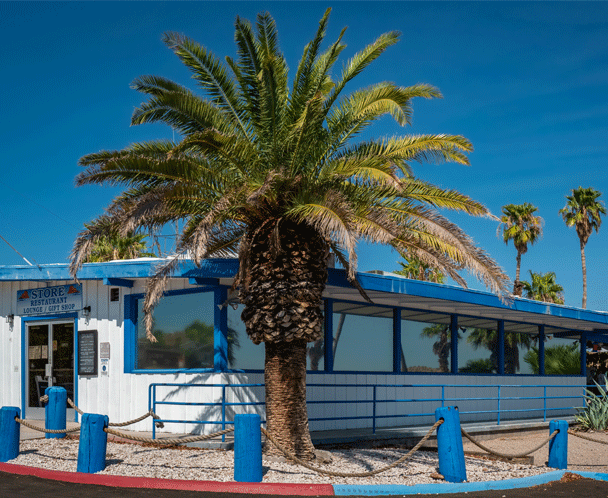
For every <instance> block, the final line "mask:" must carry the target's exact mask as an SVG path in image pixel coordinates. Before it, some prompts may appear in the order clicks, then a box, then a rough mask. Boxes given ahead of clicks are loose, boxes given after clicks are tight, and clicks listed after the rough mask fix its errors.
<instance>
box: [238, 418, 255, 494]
mask: <svg viewBox="0 0 608 498" xmlns="http://www.w3.org/2000/svg"><path fill="white" fill-rule="evenodd" d="M260 427H261V426H260V416H259V415H256V414H246V415H235V417H234V480H235V481H237V482H262V431H261V429H260Z"/></svg>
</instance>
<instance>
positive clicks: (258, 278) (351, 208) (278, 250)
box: [71, 9, 508, 459]
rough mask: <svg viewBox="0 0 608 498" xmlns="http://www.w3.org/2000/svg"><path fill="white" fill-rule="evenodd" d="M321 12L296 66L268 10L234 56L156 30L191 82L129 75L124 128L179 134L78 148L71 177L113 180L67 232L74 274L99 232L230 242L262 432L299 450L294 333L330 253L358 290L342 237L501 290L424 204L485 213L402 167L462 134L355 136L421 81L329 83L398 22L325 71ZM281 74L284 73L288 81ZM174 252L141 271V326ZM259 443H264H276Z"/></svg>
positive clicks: (462, 155) (405, 112)
mask: <svg viewBox="0 0 608 498" xmlns="http://www.w3.org/2000/svg"><path fill="white" fill-rule="evenodd" d="M329 12H330V11H329V9H328V10H327V11H326V13H325V15H324V16H323V17H322V19H321V21H320V22H319V27H318V30H317V32H316V35H315V37H314V38H313V40H312V41H311V42H310V43H308V44H307V45H306V46H305V47H304V53H303V55H302V58H301V60H300V62H299V63H298V64H297V68H296V71H295V75H294V76H293V77H292V78H291V80H290V78H289V77H288V68H287V62H286V60H285V58H284V56H283V54H282V53H281V52H280V50H279V45H278V34H277V29H276V25H275V22H274V20H273V19H272V17H271V16H270V15H269V14H267V13H263V14H259V15H258V16H257V23H256V26H255V28H254V27H253V26H252V25H251V23H249V22H248V21H245V20H243V19H241V18H237V19H236V23H235V40H236V44H237V58H236V59H232V58H230V57H227V58H226V62H225V63H224V62H222V60H220V59H219V58H218V57H216V56H215V55H214V54H213V53H212V52H210V51H209V50H207V49H206V48H204V47H203V46H201V45H199V44H198V43H196V42H194V41H193V40H191V39H189V38H186V37H184V36H182V35H178V34H175V33H167V34H165V36H164V42H165V43H166V44H167V46H168V47H169V48H170V49H171V50H173V52H174V53H175V54H176V55H177V56H178V57H179V59H180V60H181V61H182V62H183V63H184V64H185V65H186V67H187V68H188V69H189V70H190V71H191V72H192V73H193V78H194V80H195V82H196V83H197V84H198V87H199V90H200V91H202V93H203V94H204V95H202V96H201V95H198V94H196V93H195V92H193V91H191V90H189V89H187V88H185V87H183V86H181V85H179V84H177V83H175V82H173V81H170V80H168V79H165V78H162V77H159V76H142V77H140V78H137V79H136V80H135V81H134V83H133V86H134V88H136V89H137V90H138V91H140V92H142V93H143V94H145V95H146V96H147V97H148V100H147V101H146V102H144V103H143V104H142V105H141V106H140V107H139V108H137V109H136V110H135V112H134V114H133V117H132V124H133V125H137V124H143V123H153V122H160V123H165V124H167V125H169V126H170V127H171V128H173V129H175V131H176V134H177V135H178V136H179V137H180V140H179V142H173V141H166V140H161V141H149V142H145V143H137V144H133V145H131V146H129V147H127V148H125V149H124V150H119V151H101V152H99V153H94V154H90V155H87V156H85V157H83V158H82V159H81V160H80V163H81V165H83V166H85V167H86V168H87V169H86V170H85V171H84V172H83V173H81V174H80V175H79V176H78V177H77V179H76V183H77V185H86V184H109V185H117V184H118V185H122V186H125V187H126V188H127V190H126V191H125V192H124V193H123V194H122V195H119V196H118V197H117V198H116V199H115V200H114V201H113V202H112V204H111V205H110V207H109V208H108V210H107V213H106V214H104V215H103V216H101V217H99V218H98V219H96V220H95V221H94V222H93V223H92V225H91V226H90V227H89V228H88V230H86V231H84V232H83V233H81V234H80V235H79V237H78V238H77V240H76V242H75V244H74V249H73V251H72V255H71V258H72V265H71V269H72V274H73V275H74V276H75V275H76V273H77V270H78V268H79V267H80V265H81V263H82V262H83V261H84V260H85V258H86V256H87V255H88V254H89V253H90V251H91V248H92V247H93V245H94V243H95V241H96V240H98V239H99V238H100V237H102V236H103V235H104V234H105V233H107V231H108V230H111V231H117V232H119V233H121V234H125V233H127V232H129V231H131V230H133V229H135V228H139V227H145V228H146V229H148V230H158V229H161V228H162V227H163V226H165V224H167V223H174V222H175V221H181V224H180V230H181V233H180V236H179V240H178V242H177V253H178V256H189V257H191V258H192V259H193V260H194V262H195V263H196V264H200V263H201V261H202V260H203V258H207V257H218V256H223V255H232V254H234V253H235V252H237V251H238V254H239V263H240V264H239V273H238V275H236V278H235V282H234V286H235V288H236V287H238V288H239V292H240V301H241V303H242V304H243V305H244V309H243V312H242V314H241V318H242V320H243V321H244V323H245V326H246V331H247V334H248V336H249V338H250V339H251V340H252V341H253V342H254V343H256V344H259V343H260V342H262V341H263V342H265V345H266V347H265V351H266V353H265V355H266V356H265V363H264V372H265V374H264V380H265V384H266V390H265V392H266V421H267V430H268V432H269V433H270V434H271V436H272V437H273V439H275V440H276V441H277V442H279V443H280V444H281V445H282V446H283V448H285V449H286V450H288V451H290V452H291V453H294V454H296V455H297V456H298V457H299V458H303V459H312V458H314V447H313V445H312V442H311V439H310V434H309V429H308V417H307V411H306V351H307V349H306V345H307V343H308V342H314V341H316V340H317V339H319V338H320V337H322V334H323V328H322V325H323V316H322V312H321V303H322V293H323V290H324V289H325V285H326V280H327V263H328V258H329V253H330V250H331V251H333V252H334V253H335V255H336V257H337V259H338V260H339V262H340V263H341V264H342V266H343V267H344V268H345V269H346V271H347V276H348V278H349V280H350V281H351V282H352V283H353V285H355V286H357V288H358V289H359V290H360V292H362V293H363V289H361V287H360V286H359V285H358V283H357V281H356V278H355V275H356V268H357V257H356V251H355V248H356V246H357V243H358V242H359V241H361V240H365V241H369V242H377V243H381V244H385V245H388V246H391V247H392V248H394V249H396V250H397V251H398V252H399V253H400V254H405V253H406V252H407V253H408V254H415V255H419V256H421V257H424V258H425V261H428V262H429V263H431V264H433V266H435V267H437V268H438V269H439V270H440V271H441V272H442V273H444V274H446V275H448V276H450V277H451V278H453V279H454V280H455V281H456V282H457V283H460V284H462V285H466V283H465V280H464V279H463V278H462V277H461V276H460V275H459V274H458V270H460V269H462V268H467V269H469V270H470V271H471V272H473V273H474V274H475V275H476V276H478V277H479V278H480V279H482V280H483V281H484V282H485V283H486V285H488V286H489V287H490V288H491V289H493V290H494V291H496V292H499V293H503V292H505V291H506V287H507V282H508V278H507V276H506V275H505V274H504V273H503V271H502V270H501V269H500V267H499V266H498V265H497V264H496V263H495V262H494V261H493V260H492V259H491V258H490V257H489V256H488V255H487V254H486V253H485V252H484V251H483V250H481V249H480V248H478V247H476V246H475V245H474V244H473V242H472V240H471V239H470V238H469V237H468V236H467V235H466V234H465V233H464V232H463V231H462V230H460V229H459V228H458V227H457V226H456V225H454V224H453V223H451V222H449V221H448V220H447V219H446V218H445V217H444V216H443V215H442V214H441V213H440V212H439V211H438V209H444V208H445V209H452V210H456V211H462V212H465V213H468V214H471V215H474V216H490V217H491V214H490V213H489V211H488V210H487V209H486V208H485V207H484V206H483V205H481V204H479V203H478V202H475V201H473V200H472V199H470V198H469V197H467V196H465V195H463V194H461V193H459V192H455V191H453V190H444V189H441V188H439V187H436V186H433V185H430V184H428V183H426V182H423V181H421V180H419V179H416V178H414V176H413V174H412V170H411V163H412V162H415V161H422V162H425V161H434V162H444V161H453V162H457V163H460V164H468V158H467V155H466V154H467V153H468V152H469V151H471V150H472V147H471V144H470V142H469V141H468V140H466V139H465V138H464V137H462V136H458V135H416V136H404V137H397V138H395V137H393V138H385V139H369V140H365V141H359V142H354V139H355V138H356V137H357V136H358V135H359V134H360V133H361V132H362V131H363V130H364V129H365V128H367V127H368V126H369V125H370V124H372V123H373V122H374V121H376V120H377V119H379V118H381V117H382V116H386V115H388V116H391V117H393V118H394V119H395V120H396V121H397V123H398V124H400V125H407V124H408V123H409V122H410V118H411V113H412V108H411V101H412V99H414V98H416V97H423V98H437V97H440V95H441V94H440V93H439V91H438V90H437V89H436V88H434V87H432V86H429V85H426V84H418V85H414V86H409V87H402V86H397V85H395V84H394V83H390V82H383V83H378V84H375V85H371V86H369V87H367V88H363V89H360V90H354V91H353V92H352V93H350V94H349V95H343V91H344V89H345V88H347V87H348V88H349V89H350V88H352V83H351V81H352V80H353V79H354V78H355V77H356V76H357V75H358V74H360V73H361V72H362V71H363V70H364V69H365V68H367V67H368V66H369V65H370V64H371V63H372V62H373V61H374V60H375V59H377V58H378V57H379V56H380V55H381V54H382V53H383V52H384V51H385V50H386V49H388V48H389V47H390V46H392V45H394V44H395V43H397V41H398V39H399V34H398V33H396V32H390V33H386V34H384V35H381V36H380V37H379V38H378V39H377V40H376V41H374V42H373V43H371V44H370V45H368V46H367V47H365V48H364V49H363V50H362V51H360V52H358V53H357V54H355V55H354V56H353V58H352V59H350V60H349V61H347V62H346V64H345V65H344V68H343V70H342V73H341V74H339V75H338V76H337V77H334V76H332V74H331V70H332V67H333V66H334V64H335V63H336V61H337V60H338V58H339V55H340V53H341V52H342V50H343V49H344V48H345V45H344V44H343V43H342V38H343V36H344V33H345V30H343V31H342V32H341V33H340V35H339V37H338V39H337V40H336V41H335V42H334V43H332V44H330V45H329V47H328V48H327V49H325V50H324V51H322V50H321V46H322V43H323V40H324V37H325V31H326V27H327V23H328V18H329ZM290 81H291V82H292V84H291V85H290ZM179 261H180V259H179V258H172V259H170V260H168V261H167V262H166V264H165V265H164V266H162V267H160V268H159V269H158V271H157V273H156V274H155V275H154V276H153V277H152V278H151V279H150V281H149V282H148V287H147V293H146V297H145V301H144V322H145V324H146V330H147V332H148V334H149V335H148V337H149V338H150V340H154V337H153V335H152V334H151V331H152V329H151V325H152V311H153V308H154V306H155V304H156V303H157V302H158V300H159V299H160V298H161V297H162V293H163V289H164V288H165V286H166V284H167V281H168V277H169V276H170V275H171V274H172V273H173V272H174V270H175V269H176V268H177V267H178V265H179ZM270 451H271V452H278V450H275V449H274V448H271V449H270Z"/></svg>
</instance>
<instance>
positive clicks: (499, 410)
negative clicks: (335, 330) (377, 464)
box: [148, 382, 590, 442]
mask: <svg viewBox="0 0 608 498" xmlns="http://www.w3.org/2000/svg"><path fill="white" fill-rule="evenodd" d="M264 386H265V385H264V384H263V383H251V384H187V383H186V384H185V383H171V382H169V383H152V384H150V385H149V386H148V409H149V410H152V411H153V412H154V413H158V410H157V406H159V405H171V406H219V407H221V420H217V421H216V420H176V419H162V418H161V419H159V420H156V422H163V423H184V424H197V425H221V427H222V430H224V429H225V428H226V425H233V424H234V421H230V420H226V408H227V407H230V406H262V405H265V402H264V401H245V402H230V401H227V400H226V390H227V389H228V388H231V389H234V388H239V389H240V388H251V387H264ZM158 387H180V388H191V387H193V388H199V387H202V388H209V387H211V388H213V387H215V388H221V389H222V394H221V399H220V400H218V401H215V402H184V401H169V400H166V398H165V400H157V388H158ZM307 387H311V388H324V387H325V388H329V387H333V388H336V387H356V388H363V389H372V393H371V394H372V396H371V399H356V400H348V399H347V400H335V399H330V400H310V401H307V404H309V405H315V404H334V405H343V404H350V405H355V404H371V406H372V414H371V415H359V416H340V417H312V418H309V419H308V420H309V422H322V421H335V420H371V421H372V433H373V434H375V433H376V421H377V420H379V419H388V418H411V417H424V416H433V415H434V413H427V412H423V413H407V414H399V415H379V414H378V413H377V406H378V405H379V404H380V403H383V404H387V403H423V402H424V403H427V402H435V403H440V404H441V406H442V407H444V406H445V404H446V403H454V402H458V401H496V402H497V406H496V409H495V410H468V411H461V412H460V414H461V415H474V414H496V421H497V425H500V421H501V414H506V413H514V412H518V413H522V412H542V413H543V421H546V420H547V413H548V412H551V411H556V410H576V409H580V408H582V407H580V406H561V407H548V406H547V400H552V399H553V400H554V399H564V400H565V399H583V400H584V395H585V393H584V392H583V394H581V395H570V394H568V395H562V396H547V389H550V388H560V389H563V388H564V387H570V388H573V389H576V388H588V387H590V386H575V385H574V386H563V385H561V386H560V385H553V384H541V385H529V384H523V385H520V384H365V385H359V384H316V383H311V384H307ZM391 387H396V388H414V389H420V388H422V389H433V388H441V397H434V398H430V397H426V396H425V397H424V398H415V397H413V398H403V399H401V398H390V399H389V398H386V399H380V398H378V392H377V391H378V389H379V388H381V389H384V388H391ZM446 388H456V389H458V388H484V389H492V388H496V389H497V395H496V396H481V397H446V395H445V391H446ZM509 388H534V389H540V388H542V389H543V395H542V396H502V395H501V392H502V390H503V389H509ZM540 399H542V400H543V406H542V408H541V407H539V408H516V409H505V408H503V407H501V401H518V400H519V401H530V400H540ZM263 423H265V421H263ZM155 437H156V426H155V424H152V438H155ZM222 441H223V442H224V441H225V436H224V435H222Z"/></svg>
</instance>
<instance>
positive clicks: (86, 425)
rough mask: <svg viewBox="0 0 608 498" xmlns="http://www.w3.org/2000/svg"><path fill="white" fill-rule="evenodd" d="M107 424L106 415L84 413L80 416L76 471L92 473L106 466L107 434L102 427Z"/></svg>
mask: <svg viewBox="0 0 608 498" xmlns="http://www.w3.org/2000/svg"><path fill="white" fill-rule="evenodd" d="M108 424H109V419H108V416H107V415H98V414H94V413H85V414H84V415H83V416H82V421H81V425H80V441H79V443H78V465H77V467H76V472H85V473H87V474H94V473H95V472H99V471H100V470H104V469H105V468H106V449H107V446H108V434H107V433H106V432H104V429H105V428H106V427H108Z"/></svg>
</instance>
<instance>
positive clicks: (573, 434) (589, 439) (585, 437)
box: [568, 430, 608, 444]
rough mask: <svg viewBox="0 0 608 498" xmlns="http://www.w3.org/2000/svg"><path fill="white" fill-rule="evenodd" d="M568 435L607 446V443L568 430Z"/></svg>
mask: <svg viewBox="0 0 608 498" xmlns="http://www.w3.org/2000/svg"><path fill="white" fill-rule="evenodd" d="M568 434H570V435H571V436H576V437H580V438H581V439H586V440H587V441H593V442H594V443H600V444H608V441H600V440H598V439H593V438H591V437H589V436H583V435H582V434H579V433H577V432H575V431H571V430H568Z"/></svg>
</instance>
